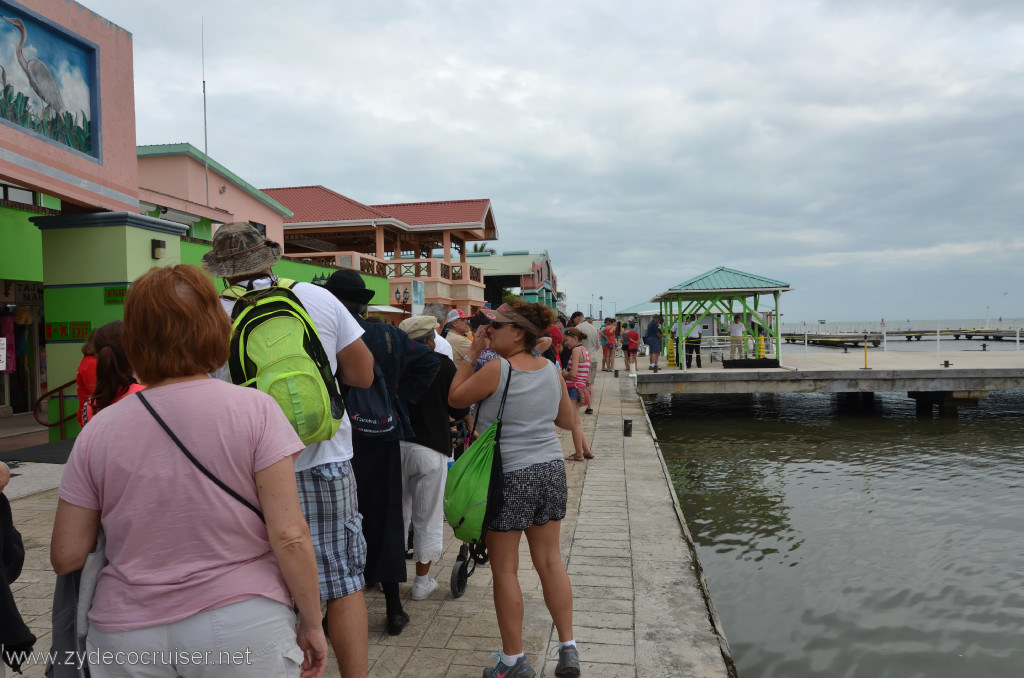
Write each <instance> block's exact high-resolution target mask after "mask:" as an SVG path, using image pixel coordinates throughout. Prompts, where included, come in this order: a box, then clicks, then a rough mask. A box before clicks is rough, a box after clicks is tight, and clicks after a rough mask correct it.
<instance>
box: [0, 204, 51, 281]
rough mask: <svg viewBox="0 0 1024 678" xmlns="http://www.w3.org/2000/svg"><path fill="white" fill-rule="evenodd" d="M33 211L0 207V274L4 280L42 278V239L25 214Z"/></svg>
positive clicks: (34, 215) (39, 279)
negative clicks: (1, 239)
mask: <svg viewBox="0 0 1024 678" xmlns="http://www.w3.org/2000/svg"><path fill="white" fill-rule="evenodd" d="M37 216H39V214H38V213H36V212H29V211H27V210H19V209H17V208H14V207H2V208H0V233H2V234H3V241H4V242H3V245H2V246H0V278H3V279H5V280H28V281H32V282H42V280H43V239H42V234H41V233H40V232H39V229H38V228H36V225H35V224H33V223H32V222H31V221H29V217H37Z"/></svg>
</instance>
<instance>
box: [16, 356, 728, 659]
mask: <svg viewBox="0 0 1024 678" xmlns="http://www.w3.org/2000/svg"><path fill="white" fill-rule="evenodd" d="M620 375H621V376H620V378H618V379H616V378H615V377H613V375H612V374H611V373H603V372H599V373H598V374H597V378H596V384H595V389H594V390H595V399H594V404H593V407H594V411H595V413H594V414H593V415H581V416H582V417H583V421H584V427H585V430H586V433H587V435H588V437H589V439H590V441H591V447H592V449H593V451H594V454H595V455H596V459H594V460H592V461H587V462H566V465H567V477H568V481H569V507H568V513H567V515H566V517H565V520H564V521H563V523H562V534H561V544H562V556H563V558H564V560H565V562H566V564H567V567H568V571H569V575H570V578H571V580H572V584H573V593H574V598H575V604H574V611H575V614H574V632H575V636H576V640H577V642H578V644H579V648H580V658H581V665H582V670H583V676H591V677H594V678H603V677H610V676H616V677H621V676H629V677H633V678H648V677H650V678H662V677H665V676H692V677H695V678H728V677H730V676H735V675H736V674H735V667H734V665H733V663H732V658H731V655H730V651H729V646H728V643H727V642H726V639H725V634H724V633H723V630H722V626H721V624H720V623H719V621H718V616H717V613H716V612H715V609H714V605H713V604H712V602H711V600H710V596H709V595H708V591H707V586H706V583H705V582H704V578H703V574H702V570H701V567H700V563H699V561H698V559H697V557H696V552H695V551H694V547H693V543H692V539H691V538H690V534H689V532H688V530H687V527H686V523H685V521H684V520H683V516H682V513H681V511H680V509H679V504H678V501H677V500H676V497H675V493H674V491H673V489H672V485H671V482H670V479H669V476H668V473H667V470H666V468H665V464H664V461H663V459H662V456H661V452H660V450H659V448H658V445H657V441H656V440H655V439H654V436H653V435H652V433H651V430H650V427H649V423H648V421H647V418H646V415H645V413H644V410H643V407H642V405H641V401H640V398H639V397H638V396H637V395H636V388H635V385H634V381H633V379H631V378H629V377H628V376H627V375H626V373H625V371H624V370H621V371H620ZM626 419H630V420H632V435H631V436H630V437H625V436H624V435H623V422H624V420H626ZM562 445H563V449H564V450H565V454H566V456H568V455H569V454H571V453H572V440H571V436H570V435H569V432H568V431H566V432H563V433H562ZM43 467H48V468H47V471H46V472H45V475H46V478H45V479H44V478H43V476H44V472H43ZM59 468H60V467H59V465H54V464H35V465H32V466H20V467H19V468H18V469H16V472H17V473H19V474H20V475H19V476H18V477H15V478H14V479H13V480H12V484H11V486H10V488H9V489H10V490H12V491H14V490H17V487H18V485H19V484H29V483H34V484H33V485H32V487H33V488H34V489H35V490H36V493H35V494H31V495H29V496H22V497H21V498H19V499H15V500H14V501H13V507H14V519H15V525H16V526H17V527H18V529H19V530H21V532H22V535H23V536H24V539H25V545H26V550H27V558H26V563H25V570H24V572H23V573H22V575H21V578H20V579H19V580H18V581H17V582H16V583H15V584H14V592H15V598H16V600H17V602H18V605H19V607H20V608H21V611H22V614H23V615H24V616H25V618H26V620H27V622H28V623H29V625H30V626H31V627H32V629H33V631H34V632H35V634H36V635H37V636H39V638H40V640H39V642H38V643H37V646H36V650H38V651H44V652H45V651H47V650H48V649H49V646H50V607H51V599H52V592H53V582H54V575H53V572H52V571H51V570H50V565H49V541H50V532H51V529H52V525H53V516H54V511H55V507H56V502H57V498H56V490H53V489H46V487H51V488H52V487H53V486H54V485H55V484H56V482H57V480H58V476H59V474H57V473H54V471H55V470H57V469H59ZM41 485H42V486H41ZM39 490H42V491H39ZM445 540H446V542H445V543H446V549H445V556H444V559H443V561H442V562H441V564H440V566H439V567H437V566H435V568H433V570H432V572H431V576H436V577H437V579H438V584H439V586H438V590H437V591H436V592H435V593H434V594H433V595H432V596H431V597H430V598H428V599H426V600H423V601H413V600H411V599H409V594H410V588H409V587H410V584H403V585H402V587H401V590H402V595H403V597H404V600H403V604H404V605H405V609H406V611H407V612H408V613H409V616H410V617H411V622H410V623H409V625H408V626H407V627H406V628H405V630H404V632H403V633H402V634H401V635H399V636H389V635H387V632H386V630H385V626H384V599H383V595H382V594H381V593H380V591H379V590H378V591H368V592H367V606H368V609H369V620H370V648H369V650H370V652H369V659H370V666H369V670H370V675H371V676H380V677H385V676H386V677H389V678H390V677H394V676H410V677H411V676H417V677H423V676H437V677H438V678H463V677H465V678H469V677H472V678H477V677H478V676H480V675H481V672H482V669H483V667H484V666H488V665H492V663H489V662H493V660H489V659H488V656H489V655H490V653H492V652H496V651H498V650H499V649H500V648H501V643H500V640H499V636H498V627H497V622H496V618H495V614H494V606H493V604H492V601H491V578H490V570H489V569H488V567H487V566H486V565H483V566H479V567H478V568H477V570H476V572H475V573H474V574H473V575H472V576H471V577H470V578H469V582H468V584H467V587H466V592H465V594H464V595H463V596H462V597H460V598H454V597H453V596H452V594H451V592H450V590H449V578H450V574H451V568H452V564H453V563H454V562H455V557H456V554H457V552H458V546H459V545H458V543H457V542H455V541H454V539H453V538H452V537H451V531H450V530H449V529H447V528H446V532H445ZM409 568H410V569H409V580H410V582H411V581H412V576H413V570H412V563H410V565H409ZM519 578H520V583H521V586H522V589H523V595H524V599H525V611H526V615H525V619H524V643H525V650H526V652H527V654H528V656H529V658H530V660H531V663H532V664H533V665H534V667H535V668H536V669H537V673H538V675H540V676H545V677H546V676H553V675H554V666H555V660H553V659H550V658H549V657H550V651H551V650H552V648H554V647H555V646H556V644H557V640H558V638H557V634H556V633H555V630H554V628H553V624H552V622H551V617H550V616H549V614H548V612H547V609H546V608H545V606H544V599H543V594H542V591H541V588H540V580H539V579H538V577H537V575H536V573H535V572H534V570H533V568H532V567H531V563H530V557H529V550H528V548H527V545H526V540H525V539H524V540H523V543H522V548H521V550H520V577H519ZM25 675H26V676H28V677H30V678H39V677H40V676H42V675H43V672H42V667H41V666H29V667H27V668H26V669H25ZM324 675H325V676H337V675H338V673H337V668H336V664H335V662H334V660H333V657H332V659H331V663H330V665H329V668H328V671H327V672H326V673H325V674H324Z"/></svg>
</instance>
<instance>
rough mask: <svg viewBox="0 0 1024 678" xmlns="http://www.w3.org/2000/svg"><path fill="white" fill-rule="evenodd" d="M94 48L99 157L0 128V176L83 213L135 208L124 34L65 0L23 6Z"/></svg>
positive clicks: (131, 90) (128, 54) (131, 98)
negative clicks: (98, 103) (58, 199)
mask: <svg viewBox="0 0 1024 678" xmlns="http://www.w3.org/2000/svg"><path fill="white" fill-rule="evenodd" d="M28 9H29V10H30V11H31V12H34V13H36V14H38V15H40V16H41V17H43V18H44V19H47V20H49V21H51V22H52V23H54V24H57V25H58V26H61V27H63V28H64V29H66V30H67V31H70V32H71V33H74V34H76V35H77V36H79V37H80V38H84V39H85V40H87V41H89V42H92V43H94V44H95V45H97V47H98V61H99V82H97V83H94V86H97V87H99V92H100V99H99V101H100V110H99V111H98V115H97V112H96V111H93V120H92V131H93V134H94V135H95V134H96V133H97V131H99V135H100V136H99V139H100V155H99V158H92V157H88V156H86V155H85V154H81V153H77V152H75V151H72V150H70V149H68V148H67V147H66V146H63V145H61V144H57V143H51V142H48V141H44V140H42V139H40V138H37V137H35V136H32V135H31V134H29V133H26V132H24V131H21V129H20V128H18V127H14V126H10V125H6V124H4V125H0V149H2V154H0V178H3V179H6V180H9V181H12V182H14V183H17V184H21V185H24V186H28V187H31V188H35V189H36V190H39V191H42V192H43V193H46V194H49V195H53V196H56V197H58V198H61V199H62V200H65V201H68V202H71V203H75V204H78V205H81V206H83V207H85V208H89V209H107V210H114V211H132V212H135V211H137V210H138V180H137V170H136V168H137V164H136V162H135V85H134V81H133V77H134V76H133V70H132V36H131V33H129V32H128V31H126V30H124V29H123V28H121V27H119V26H117V25H115V24H113V23H111V22H110V21H107V20H106V19H104V18H103V17H101V16H99V15H98V14H95V13H94V12H92V11H90V10H89V9H87V8H85V7H83V6H82V5H79V4H78V3H76V2H71V1H69V0H34V1H33V2H32V3H31V7H29V8H28Z"/></svg>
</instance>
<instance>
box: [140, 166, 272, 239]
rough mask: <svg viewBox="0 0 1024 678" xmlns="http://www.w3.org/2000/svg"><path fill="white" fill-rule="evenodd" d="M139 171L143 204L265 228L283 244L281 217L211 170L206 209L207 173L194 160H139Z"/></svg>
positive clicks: (269, 234)
mask: <svg viewBox="0 0 1024 678" xmlns="http://www.w3.org/2000/svg"><path fill="white" fill-rule="evenodd" d="M138 168H139V169H138V181H139V186H140V193H141V197H142V198H143V199H144V200H147V201H149V202H153V203H155V204H158V205H163V206H165V207H173V208H175V209H180V210H182V211H186V212H190V213H192V214H197V215H200V216H205V217H209V218H211V219H213V220H215V221H223V222H230V221H255V222H258V223H261V224H265V225H266V227H267V237H268V238H270V239H271V240H274V241H276V242H278V243H281V242H283V239H284V216H283V215H282V214H281V213H280V212H278V211H277V210H275V209H273V208H272V207H270V206H269V205H267V204H265V203H263V202H261V201H260V200H258V199H257V198H256V197H254V196H253V195H251V194H250V193H249V192H247V191H245V190H243V189H242V188H240V187H239V186H238V185H237V184H236V183H234V182H233V181H232V180H231V179H228V178H226V177H223V176H221V175H220V174H218V173H217V172H216V171H214V170H213V168H211V169H210V204H209V207H207V205H206V169H205V167H204V166H203V165H202V164H200V163H199V162H197V161H196V160H195V159H194V158H192V157H190V156H187V155H169V156H157V157H150V158H139V159H138ZM222 187H223V189H224V192H223V193H221V188H222ZM171 196H173V197H171Z"/></svg>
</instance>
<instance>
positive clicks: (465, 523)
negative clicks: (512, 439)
mask: <svg viewBox="0 0 1024 678" xmlns="http://www.w3.org/2000/svg"><path fill="white" fill-rule="evenodd" d="M511 381H512V365H511V363H510V364H509V370H508V378H507V379H506V380H505V390H504V392H503V393H502V394H501V405H500V407H499V408H498V416H497V417H495V419H494V421H493V422H491V425H490V426H488V427H487V430H486V431H484V432H483V433H481V434H480V437H479V438H477V439H476V440H474V441H473V443H472V444H471V445H470V446H469V448H468V449H467V450H466V451H465V452H463V453H462V456H460V457H459V458H458V459H457V460H456V461H455V463H454V464H453V465H452V467H451V468H450V469H448V480H447V481H445V484H444V519H445V520H446V521H447V522H448V524H449V525H451V526H452V527H453V528H454V529H455V537H456V538H457V539H459V540H460V541H464V542H467V543H470V544H476V543H479V544H482V543H484V534H485V533H486V531H487V525H488V523H490V520H491V518H492V517H493V516H494V515H495V514H496V513H497V512H498V511H499V510H500V509H501V501H502V499H501V495H502V489H503V483H502V479H503V478H504V476H503V474H502V467H501V415H502V413H503V412H504V411H505V398H506V396H508V385H509V382H511ZM482 404H483V403H482V402H481V405H482ZM476 411H477V414H478V415H479V413H480V406H479V405H478V406H477V410H476ZM474 428H475V424H474Z"/></svg>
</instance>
